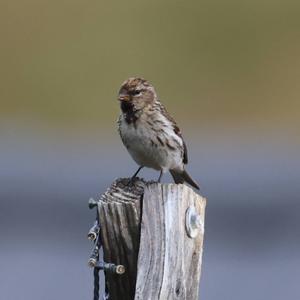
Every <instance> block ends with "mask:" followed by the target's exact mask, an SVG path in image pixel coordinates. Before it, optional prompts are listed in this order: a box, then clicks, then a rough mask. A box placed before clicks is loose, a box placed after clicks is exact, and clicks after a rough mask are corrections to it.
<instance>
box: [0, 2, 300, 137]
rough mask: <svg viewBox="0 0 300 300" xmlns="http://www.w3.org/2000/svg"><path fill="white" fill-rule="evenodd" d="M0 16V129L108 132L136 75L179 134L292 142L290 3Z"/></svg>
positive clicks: (15, 9)
mask: <svg viewBox="0 0 300 300" xmlns="http://www.w3.org/2000/svg"><path fill="white" fill-rule="evenodd" d="M0 5H1V6H0V28H1V29H0V30H1V58H0V62H1V69H2V71H1V77H0V80H1V90H0V93H1V94H0V99H1V102H2V103H1V117H4V118H7V117H15V118H24V119H32V118H34V119H37V120H38V121H40V122H42V123H45V124H50V125H51V126H58V127H59V128H61V127H62V126H66V127H71V128H73V129H74V128H75V127H79V128H80V129H82V128H83V127H91V128H93V129H95V130H99V128H103V127H105V128H106V127H107V128H109V129H110V128H111V127H112V122H111V120H112V119H115V116H116V114H117V107H116V106H117V105H116V102H114V101H115V100H116V93H117V91H118V88H119V86H120V84H121V82H122V81H123V80H125V79H126V78H127V77H129V76H133V75H139V76H143V77H145V78H147V79H149V80H150V81H151V82H153V84H154V85H155V87H156V89H157V90H158V92H159V95H160V97H161V99H162V100H163V101H164V102H165V103H166V105H167V107H168V108H169V110H170V111H172V112H173V113H174V114H175V115H177V116H178V118H181V119H182V120H183V122H184V123H185V124H186V123H187V122H188V123H191V125H193V126H196V127H199V128H201V127H202V126H205V127H207V126H209V125H211V124H212V125H216V124H222V123H228V124H232V125H234V126H235V125H236V124H238V126H243V125H245V126H247V127H249V126H251V127H252V126H253V130H258V129H259V130H260V129H264V128H265V129H270V128H272V129H273V130H274V131H275V130H279V131H280V132H282V131H285V132H286V133H287V134H288V135H293V134H294V135H295V136H296V133H297V132H298V130H297V129H298V128H297V127H299V110H300V101H299V95H300V85H299V77H300V60H299V52H300V39H299V33H300V18H299V9H300V3H299V2H298V1H290V0H288V1H285V2H282V1H232V0H230V1H188V2H186V1H151V2H150V1H129V2H128V1H126V2H125V1H123V2H121V1H112V2H103V1H94V0H92V1H88V2H87V1H78V0H73V1H32V0H27V1H5V0H1V4H0ZM61 123H63V124H64V125H61ZM210 123H211V124H210ZM77 129H78V128H76V130H77Z"/></svg>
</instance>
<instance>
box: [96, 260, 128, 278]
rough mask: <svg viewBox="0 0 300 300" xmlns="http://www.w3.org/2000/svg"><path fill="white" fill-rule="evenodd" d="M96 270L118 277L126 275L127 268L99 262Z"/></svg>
mask: <svg viewBox="0 0 300 300" xmlns="http://www.w3.org/2000/svg"><path fill="white" fill-rule="evenodd" d="M95 268H99V269H100V270H104V271H106V272H109V273H113V274H118V275H122V274H124V273H125V267H124V266H123V265H115V264H112V263H106V262H104V261H98V262H97V264H96V266H95Z"/></svg>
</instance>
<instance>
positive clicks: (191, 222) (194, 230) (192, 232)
mask: <svg viewBox="0 0 300 300" xmlns="http://www.w3.org/2000/svg"><path fill="white" fill-rule="evenodd" d="M202 226H203V225H202V220H201V217H200V216H199V214H198V213H197V211H196V208H195V207H194V206H190V207H189V208H188V209H187V210H186V213H185V229H186V231H187V235H188V236H189V237H190V238H195V237H196V236H197V235H198V234H199V233H200V231H202Z"/></svg>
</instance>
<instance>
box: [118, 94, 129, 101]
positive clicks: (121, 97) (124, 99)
mask: <svg viewBox="0 0 300 300" xmlns="http://www.w3.org/2000/svg"><path fill="white" fill-rule="evenodd" d="M118 100H119V101H124V102H128V101H129V100H130V97H129V95H119V98H118Z"/></svg>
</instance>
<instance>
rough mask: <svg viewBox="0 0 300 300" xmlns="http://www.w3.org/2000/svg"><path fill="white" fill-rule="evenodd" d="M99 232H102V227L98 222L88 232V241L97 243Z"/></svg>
mask: <svg viewBox="0 0 300 300" xmlns="http://www.w3.org/2000/svg"><path fill="white" fill-rule="evenodd" d="M99 232H100V226H99V224H98V222H97V221H96V222H95V224H94V225H93V227H91V229H90V230H89V232H88V235H87V237H88V239H89V240H90V241H95V240H96V238H97V236H98V234H99Z"/></svg>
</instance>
